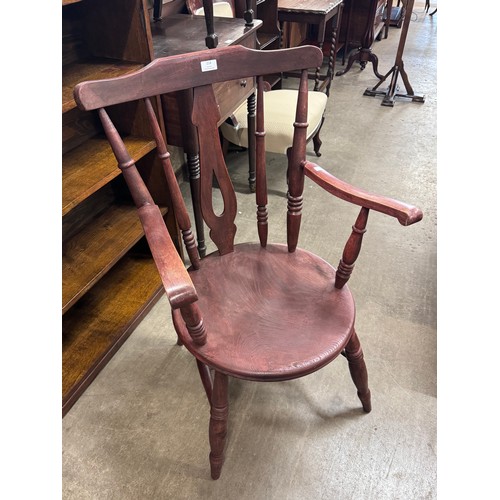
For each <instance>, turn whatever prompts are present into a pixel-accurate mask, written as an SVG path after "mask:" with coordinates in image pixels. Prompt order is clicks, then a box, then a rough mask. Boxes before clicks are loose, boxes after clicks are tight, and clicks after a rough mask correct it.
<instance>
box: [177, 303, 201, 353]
mask: <svg viewBox="0 0 500 500" xmlns="http://www.w3.org/2000/svg"><path fill="white" fill-rule="evenodd" d="M181 315H182V319H183V320H184V322H185V323H186V328H187V331H188V333H189V335H190V336H191V338H192V339H193V342H194V343H195V344H196V345H205V344H206V342H207V331H206V329H205V324H204V323H203V317H202V315H201V311H200V308H199V307H198V304H197V303H196V302H193V303H192V304H189V305H187V306H185V307H181Z"/></svg>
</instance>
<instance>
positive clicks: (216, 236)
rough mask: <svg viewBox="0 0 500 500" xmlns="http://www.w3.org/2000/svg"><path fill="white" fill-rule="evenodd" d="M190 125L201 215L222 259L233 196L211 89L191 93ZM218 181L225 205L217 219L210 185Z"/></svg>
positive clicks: (230, 235)
mask: <svg viewBox="0 0 500 500" xmlns="http://www.w3.org/2000/svg"><path fill="white" fill-rule="evenodd" d="M192 118H193V124H194V125H196V127H197V128H198V131H199V133H198V141H199V145H200V164H201V211H202V215H203V219H204V220H205V222H206V223H207V226H208V227H209V228H210V237H211V238H212V241H213V242H214V243H215V245H216V246H217V248H218V249H219V253H220V254H221V255H224V254H226V253H229V252H232V251H233V247H234V237H235V234H236V225H235V224H234V220H235V218H236V194H235V192H234V188H233V183H232V182H231V179H230V177H229V173H228V171H227V168H226V163H225V162H224V156H223V154H222V148H221V147H220V139H219V131H218V127H217V123H218V121H219V118H220V114H219V110H218V106H217V101H216V100H215V95H214V91H213V89H212V86H211V85H203V86H201V87H196V88H195V89H194V97H193V116H192ZM214 177H215V178H216V179H217V182H218V184H219V188H220V191H221V194H222V199H223V202H224V210H223V211H222V213H221V214H220V215H216V214H215V212H214V207H213V202H212V182H213V178H214Z"/></svg>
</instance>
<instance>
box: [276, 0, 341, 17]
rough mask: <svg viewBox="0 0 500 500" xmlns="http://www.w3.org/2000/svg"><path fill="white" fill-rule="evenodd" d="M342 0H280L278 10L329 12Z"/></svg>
mask: <svg viewBox="0 0 500 500" xmlns="http://www.w3.org/2000/svg"><path fill="white" fill-rule="evenodd" d="M341 3H342V0H278V12H279V11H280V10H281V11H287V12H308V13H318V14H327V13H328V12H330V11H331V10H332V9H334V8H335V7H338V6H339V5H340V4H341Z"/></svg>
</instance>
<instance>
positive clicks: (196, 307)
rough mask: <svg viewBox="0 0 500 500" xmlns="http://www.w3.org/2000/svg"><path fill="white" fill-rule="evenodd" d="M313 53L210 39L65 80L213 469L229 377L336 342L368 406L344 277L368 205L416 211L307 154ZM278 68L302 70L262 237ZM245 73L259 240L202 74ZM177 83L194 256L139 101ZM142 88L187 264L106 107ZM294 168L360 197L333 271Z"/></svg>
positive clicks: (289, 366) (309, 357) (326, 359)
mask: <svg viewBox="0 0 500 500" xmlns="http://www.w3.org/2000/svg"><path fill="white" fill-rule="evenodd" d="M321 60H322V53H321V50H319V49H318V48H316V47H311V46H305V47H301V48H294V49H284V50H282V51H280V52H279V53H278V54H276V53H272V51H266V52H260V51H255V50H252V49H247V48H244V47H238V46H234V47H227V48H216V49H213V50H211V51H201V52H197V53H191V54H185V55H183V56H173V57H168V58H163V59H157V60H156V61H154V62H153V63H151V64H150V65H149V66H147V67H145V68H144V69H142V70H139V71H137V72H136V73H132V74H129V75H127V76H124V77H120V78H113V79H109V80H101V81H90V82H85V83H82V84H79V85H78V86H77V87H76V89H75V99H76V101H77V103H78V105H79V106H80V107H81V108H82V109H87V110H89V109H98V110H99V116H100V118H101V121H102V123H103V126H104V129H105V131H106V134H107V137H108V139H109V141H110V143H111V146H112V149H113V151H114V153H115V156H116V158H117V160H118V166H119V167H120V169H121V170H122V172H123V176H124V177H125V179H126V182H127V183H128V186H129V187H130V191H131V193H132V197H133V199H134V201H135V204H136V206H137V210H138V216H139V219H140V221H141V223H142V225H143V228H144V233H145V235H146V238H147V241H148V244H149V246H150V247H151V252H152V255H153V258H154V261H155V263H156V266H157V269H158V273H159V275H160V277H161V280H162V283H163V286H164V288H165V291H166V294H167V297H168V299H169V301H170V304H171V307H172V320H173V323H174V326H175V329H176V332H177V335H178V343H179V344H180V345H183V346H185V347H186V349H187V350H188V351H189V352H190V353H192V354H193V356H194V358H195V359H196V363H197V367H198V372H199V375H200V378H201V381H202V384H203V388H204V390H205V393H206V395H207V399H208V401H209V403H210V424H209V441H210V456H209V461H210V467H211V476H212V478H214V479H217V478H219V476H220V474H221V470H222V465H223V462H224V448H225V442H226V434H227V427H228V411H229V401H228V378H229V377H239V378H242V379H246V380H254V381H261V382H264V381H282V380H290V379H294V378H298V377H302V376H305V375H308V374H310V373H313V372H314V371H316V370H318V369H320V368H322V367H324V366H325V365H327V364H328V363H330V362H331V361H332V360H334V359H335V358H337V357H338V355H339V354H343V355H344V356H345V357H346V358H347V360H348V365H349V370H350V373H351V378H352V380H353V382H354V385H355V386H356V389H357V392H358V397H359V399H360V401H361V404H362V407H363V410H364V411H365V412H369V411H371V398H370V390H369V387H368V374H367V369H366V364H365V361H364V358H363V351H362V349H361V344H360V342H359V338H358V336H357V334H356V332H355V329H354V319H355V306H354V300H353V297H352V295H351V292H350V290H349V288H348V286H346V285H345V283H346V281H347V280H348V279H349V276H350V273H351V271H352V268H353V267H354V262H355V261H356V259H357V257H358V254H359V252H360V250H361V240H362V235H363V233H364V232H365V230H366V226H367V221H368V214H369V211H370V210H375V211H378V212H380V213H383V214H386V215H389V216H391V217H395V218H397V219H398V221H399V222H400V223H401V224H402V225H409V224H413V223H415V222H418V221H419V220H420V219H421V218H422V212H421V211H420V210H419V209H418V208H416V207H413V206H411V205H408V204H405V203H401V202H399V201H396V200H393V199H389V198H386V197H383V196H378V195H374V194H371V193H368V192H366V191H364V190H361V189H358V188H356V187H354V186H351V185H350V184H348V183H346V182H343V181H341V180H339V179H337V178H335V177H334V176H333V175H331V174H330V173H329V172H327V171H326V170H324V169H323V168H321V167H319V166H318V165H316V164H314V163H311V162H309V161H307V160H306V156H305V146H306V128H307V123H306V119H307V97H308V84H307V80H308V69H310V68H311V67H313V68H314V67H317V66H318V65H319V64H320V63H321ZM276 71H281V72H285V71H299V72H300V74H301V81H300V87H299V98H298V100H297V110H296V117H295V122H294V127H295V135H294V140H293V146H292V148H291V149H290V150H289V152H288V160H289V164H288V171H287V176H288V183H289V193H288V199H287V207H288V213H287V227H288V236H287V242H286V243H287V244H282V243H271V242H268V234H267V204H268V198H267V187H266V167H265V159H266V155H265V121H264V116H265V110H264V109H263V101H264V100H263V99H262V92H263V90H264V87H265V83H264V79H263V78H262V76H265V75H268V74H270V73H275V72H276ZM254 77H255V78H256V81H257V89H258V90H257V92H258V95H259V97H260V98H258V99H257V103H258V105H257V109H256V137H255V158H256V162H257V165H256V176H257V178H256V203H257V231H256V232H257V234H258V236H259V242H258V243H235V233H236V225H235V220H236V213H237V198H236V195H235V193H234V189H233V186H232V183H231V179H230V177H229V174H228V170H227V168H226V165H225V163H224V158H223V155H222V150H221V145H220V141H219V137H218V131H217V125H218V122H219V120H220V114H219V110H218V106H217V101H216V98H215V95H214V91H213V86H212V84H213V83H220V82H222V81H224V80H226V79H227V80H234V79H237V78H254ZM192 89H194V90H192ZM176 91H184V92H187V93H189V95H192V106H191V105H190V109H191V108H192V109H193V113H192V123H193V125H194V126H195V127H196V130H197V131H198V136H197V138H194V139H193V138H192V139H191V140H194V141H196V142H197V144H198V145H199V151H200V170H201V179H200V198H201V212H202V214H203V218H204V220H205V222H206V223H207V225H208V226H209V228H210V236H211V238H212V239H213V241H214V243H215V244H216V246H217V250H216V251H215V252H213V253H211V254H210V255H208V256H207V257H205V258H204V259H202V260H200V259H198V256H197V254H196V253H195V252H194V250H195V245H194V239H193V238H192V235H191V233H190V228H191V224H190V221H189V217H188V215H187V211H186V208H185V206H184V202H183V200H182V197H181V196H180V192H179V190H178V186H176V185H175V177H174V176H173V170H172V165H171V163H170V159H169V155H168V151H167V146H166V144H165V143H164V141H163V138H162V137H161V134H159V133H158V129H157V122H156V118H155V116H154V112H153V109H152V107H151V106H150V104H149V101H148V100H149V98H150V97H152V96H155V95H163V94H167V93H169V92H176ZM187 93H186V95H187ZM144 99H145V100H146V107H147V110H148V116H149V118H150V123H151V129H152V135H153V138H154V139H155V142H156V144H157V150H158V154H159V156H160V158H161V161H162V164H163V167H164V173H165V177H166V180H167V182H168V185H169V189H170V191H171V195H172V199H173V206H174V208H175V211H176V213H177V214H178V223H179V227H181V229H182V231H183V233H184V236H185V244H186V247H187V248H188V251H189V252H191V253H190V257H191V266H190V268H189V269H186V267H185V265H184V263H183V262H182V261H181V259H180V257H179V256H178V254H177V252H176V250H175V247H174V245H173V243H172V241H171V239H170V235H169V233H168V231H167V229H166V228H165V224H164V221H163V218H162V215H161V212H160V209H159V208H158V207H157V206H156V205H155V204H154V202H153V200H152V197H151V195H150V194H149V192H148V190H147V189H146V186H145V185H144V182H143V181H142V179H141V177H140V175H139V174H138V172H137V169H136V167H135V164H134V161H133V160H132V159H131V156H130V154H128V153H127V150H126V147H125V145H124V143H123V141H122V139H121V138H120V137H119V135H118V132H117V131H116V129H115V128H114V126H113V123H112V122H111V119H110V118H109V116H108V114H107V113H106V111H105V110H104V108H105V107H107V106H112V105H114V104H117V103H123V102H128V101H134V100H144ZM190 130H192V129H190ZM304 176H307V177H308V178H310V179H311V180H313V181H314V182H315V183H317V184H318V185H319V186H320V187H322V188H323V189H325V190H326V191H327V192H328V193H330V194H332V195H334V196H336V197H338V198H340V199H342V200H344V201H346V202H349V203H351V204H354V205H357V206H359V207H360V212H359V215H358V217H357V220H356V222H355V223H354V226H353V231H352V234H351V236H350V237H349V239H348V241H347V243H346V245H345V248H344V252H343V254H342V258H341V262H340V265H339V270H338V271H337V270H336V269H335V268H334V267H332V265H330V264H329V263H328V262H326V261H325V260H323V259H322V258H320V257H318V256H317V255H314V254H313V253H311V252H309V251H306V250H304V249H302V248H300V247H299V246H298V238H299V229H300V219H301V214H302V210H304V209H307V205H306V204H304V200H303V190H304ZM214 177H215V178H216V180H217V186H218V187H217V188H214V183H213V180H214ZM214 189H219V190H220V192H221V195H222V199H223V202H224V206H223V209H222V211H221V213H220V214H216V213H215V211H214V207H213V201H212V200H213V191H214ZM284 222H285V221H283V223H284ZM193 249H194V250H193ZM212 372H213V375H212Z"/></svg>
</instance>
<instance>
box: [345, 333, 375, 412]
mask: <svg viewBox="0 0 500 500" xmlns="http://www.w3.org/2000/svg"><path fill="white" fill-rule="evenodd" d="M343 354H344V355H345V357H346V358H347V361H348V362H349V371H350V372H351V378H352V381H353V382H354V385H355V386H356V389H358V397H359V399H360V401H361V404H362V405H363V410H364V411H365V412H366V413H370V412H371V410H372V403H371V394H370V389H368V372H367V371H366V364H365V360H364V358H363V350H362V349H361V344H360V342H359V339H358V336H357V335H356V332H355V331H353V333H352V336H351V339H350V340H349V342H348V343H347V346H346V348H345V351H344V353H343Z"/></svg>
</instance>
